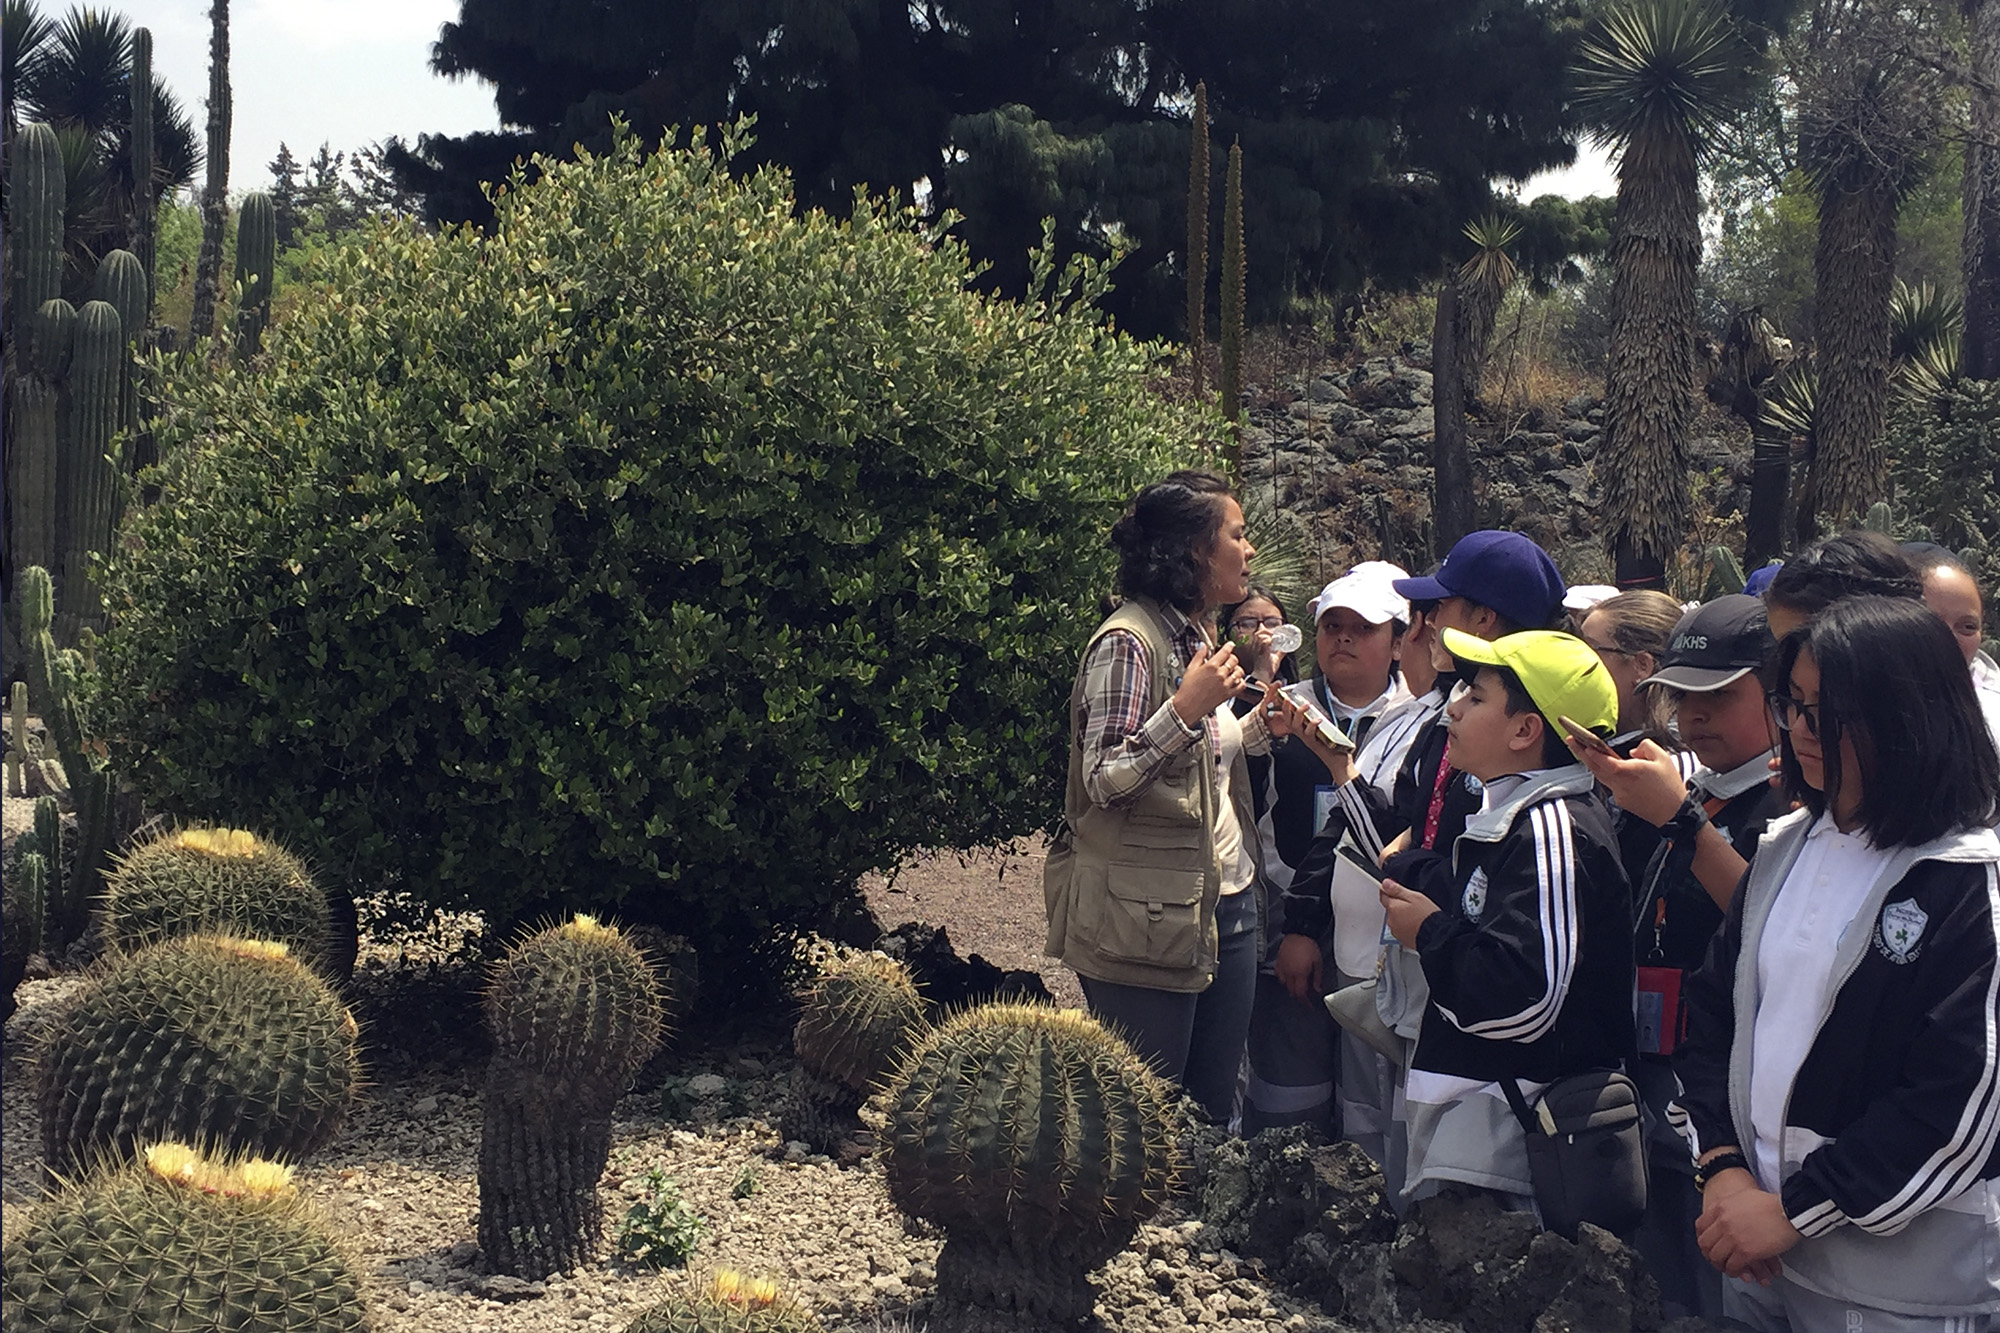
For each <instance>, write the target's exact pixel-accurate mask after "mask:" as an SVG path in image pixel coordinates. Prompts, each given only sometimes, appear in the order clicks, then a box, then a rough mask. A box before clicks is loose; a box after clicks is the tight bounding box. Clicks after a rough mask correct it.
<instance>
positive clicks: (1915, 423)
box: [1888, 380, 2000, 635]
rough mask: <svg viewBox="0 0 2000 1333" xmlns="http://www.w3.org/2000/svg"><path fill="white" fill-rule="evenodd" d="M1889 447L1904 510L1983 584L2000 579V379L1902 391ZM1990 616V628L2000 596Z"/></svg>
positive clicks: (1998, 618)
mask: <svg viewBox="0 0 2000 1333" xmlns="http://www.w3.org/2000/svg"><path fill="white" fill-rule="evenodd" d="M1888 449H1889V456H1890V458H1891V459H1892V460H1893V462H1892V464H1891V467H1892V473H1891V475H1892V478H1893V480H1894V482H1895V487H1896V505H1895V508H1896V511H1897V513H1898V514H1900V515H1907V516H1908V518H1909V519H1910V521H1911V522H1913V523H1921V524H1922V525H1923V526H1925V527H1926V528H1928V529H1930V537H1931V539H1932V540H1933V541H1936V542H1939V543H1941V544H1942V545H1944V546H1947V547H1949V548H1951V549H1952V550H1954V551H1957V552H1959V553H1960V554H1961V555H1962V556H1964V557H1965V558H1966V564H1967V566H1968V568H1970V569H1971V570H1972V573H1973V576H1974V577H1975V578H1977V579H1978V580H1979V582H1980V585H1981V586H1982V587H1986V588H1991V587H1993V586H1994V584H1995V583H1996V582H2000V471H1996V470H1995V468H1994V458H1995V456H1996V453H2000V380H1958V381H1955V382H1953V383H1950V384H1947V385H1942V386H1940V387H1936V388H1934V389H1932V390H1931V391H1928V392H1926V391H1914V392H1910V393H1905V394H1900V395H1898V396H1897V397H1896V398H1895V399H1894V400H1893V401H1892V403H1891V405H1890V411H1889V426H1888ZM1986 624H1987V633H1988V634H1989V635H1991V634H1993V633H1994V631H1995V627H1996V625H2000V599H1996V601H1995V602H1994V603H1989V605H1988V606H1987V619H1986Z"/></svg>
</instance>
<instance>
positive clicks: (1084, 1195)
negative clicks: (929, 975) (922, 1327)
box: [881, 1004, 1177, 1323]
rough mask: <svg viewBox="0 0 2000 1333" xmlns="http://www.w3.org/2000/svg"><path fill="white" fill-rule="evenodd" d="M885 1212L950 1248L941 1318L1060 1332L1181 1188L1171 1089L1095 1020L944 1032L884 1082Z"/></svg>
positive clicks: (1074, 1014) (954, 1022) (1008, 1020)
mask: <svg viewBox="0 0 2000 1333" xmlns="http://www.w3.org/2000/svg"><path fill="white" fill-rule="evenodd" d="M888 1099H889V1130H888V1140H889V1141H888V1142H887V1143H886V1144H885V1145H884V1146H883V1148H882V1153H881V1157H882V1164H883V1168H884V1172H885V1174H886V1176H887V1180H888V1186H889V1197H890V1199H892V1200H893V1201H894V1202H895V1204H896V1206H897V1207H898V1208H901V1209H902V1210H903V1211H904V1212H906V1213H909V1214H911V1215H912V1216H915V1217H918V1218H922V1219H924V1220H925V1221H928V1222H931V1223H934V1224H935V1225H937V1226H938V1227H940V1228H941V1229H942V1230H943V1231H944V1233H945V1244H944V1249H943V1251H942V1252H941V1253H940V1254H939V1255H938V1266H937V1281H938V1301H939V1304H940V1306H941V1307H944V1308H946V1309H950V1308H954V1307H956V1308H964V1307H980V1306H983V1307H990V1308H995V1309H1000V1310H1008V1311H1013V1312H1016V1313H1018V1314H1021V1315H1026V1316H1030V1317H1033V1318H1038V1319H1043V1320H1048V1321H1051V1322H1056V1323H1068V1322H1071V1321H1074V1320H1079V1319H1083V1318H1086V1317H1088V1316H1089V1314H1090V1312H1091V1309H1092V1307H1093V1305H1094V1304H1095V1300H1096V1298H1095V1294H1094V1293H1093V1292H1092V1290H1091V1286H1090V1281H1089V1276H1088V1275H1089V1273H1090V1270H1091V1269H1093V1268H1096V1267H1097V1266H1098V1265H1099V1264H1101V1263H1103V1262H1104V1261H1105V1260H1107V1259H1109V1258H1110V1257H1111V1256H1112V1255H1114V1254H1116V1253H1117V1252H1118V1251H1119V1250H1121V1249H1123V1248H1124V1247H1125V1245H1126V1243H1127V1242H1128V1241H1129V1240H1130V1239H1131V1238H1132V1235H1133V1233H1134V1231H1135V1230H1137V1228H1138V1225H1139V1223H1140V1222H1142V1221H1144V1220H1145V1219H1146V1218H1148V1217H1150V1216H1152V1214H1153V1213H1154V1212H1156V1211H1157V1210H1158V1209H1159V1208H1160V1206H1161V1205H1162V1204H1163V1203H1164V1202H1165V1201H1166V1199H1167V1196H1168V1194H1169V1193H1170V1192H1171V1190H1172V1188H1173V1185H1174V1180H1175V1176H1176V1174H1177V1149H1176V1146H1175V1139H1176V1122H1175V1112H1174V1110H1173V1105H1174V1099H1173V1093H1172V1090H1171V1089H1170V1088H1169V1087H1168V1085H1167V1083H1166V1082H1165V1080H1163V1079H1161V1078H1160V1077H1159V1075H1157V1074H1155V1073H1154V1072H1153V1071H1152V1070H1151V1069H1150V1068H1149V1067H1148V1066H1147V1065H1146V1064H1145V1063H1144V1062H1143V1061H1142V1060H1140V1059H1139V1057H1138V1056H1137V1055H1135V1054H1134V1053H1133V1052H1132V1050H1131V1048H1130V1047H1128V1046H1127V1045H1126V1044H1125V1043H1124V1042H1123V1041H1122V1040H1120V1039H1119V1038H1118V1037H1116V1036H1115V1035H1113V1034H1112V1033H1111V1032H1110V1031H1108V1030H1107V1029H1106V1028H1105V1027H1104V1026H1103V1025H1102V1024H1100V1023H1099V1022H1097V1020H1096V1019H1094V1018H1091V1017H1090V1016H1089V1015H1087V1014H1084V1013H1081V1012H1078V1011H1076V1010H1065V1009H1056V1008H1053V1007H1050V1006H1047V1005H1039V1004H990V1005H983V1006H981V1007H980V1008H977V1009H971V1010H968V1011H966V1012H965V1013H962V1014H959V1015H958V1016H956V1017H954V1018H952V1019H950V1020H948V1021H947V1022H945V1023H943V1024H941V1025H940V1026H939V1027H937V1028H936V1029H934V1030H933V1031H932V1032H931V1033H930V1034H928V1036H926V1037H925V1038H924V1039H923V1040H922V1041H921V1042H919V1043H918V1045H917V1046H916V1048H915V1049H914V1050H913V1051H912V1052H911V1053H910V1054H909V1056H908V1057H907V1058H905V1059H904V1061H903V1063H902V1066H901V1068H900V1069H898V1070H897V1072H896V1074H895V1075H894V1077H893V1078H892V1079H891V1080H890V1084H889V1090H888Z"/></svg>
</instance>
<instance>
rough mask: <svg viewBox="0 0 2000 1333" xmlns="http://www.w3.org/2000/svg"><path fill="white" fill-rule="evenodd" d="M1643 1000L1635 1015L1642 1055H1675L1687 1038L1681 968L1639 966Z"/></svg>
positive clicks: (1640, 990) (1640, 996)
mask: <svg viewBox="0 0 2000 1333" xmlns="http://www.w3.org/2000/svg"><path fill="white" fill-rule="evenodd" d="M1638 994H1639V1003H1638V1010H1637V1012H1636V1013H1635V1014H1634V1015H1633V1017H1634V1018H1635V1020H1636V1021H1637V1024H1638V1029H1639V1054H1641V1055H1672V1054H1673V1053H1674V1048H1675V1047H1676V1046H1678V1045H1680V1044H1681V1042H1683V1041H1685V1040H1686V1039H1687V1010H1686V1009H1685V1008H1683V1007H1682V1005H1681V969H1679V968H1678V967H1642V968H1640V969H1639V992H1638Z"/></svg>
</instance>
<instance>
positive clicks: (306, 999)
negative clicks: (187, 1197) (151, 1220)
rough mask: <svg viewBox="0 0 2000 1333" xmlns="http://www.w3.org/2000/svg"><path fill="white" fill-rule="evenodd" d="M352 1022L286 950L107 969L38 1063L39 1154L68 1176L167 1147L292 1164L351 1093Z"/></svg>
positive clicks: (140, 959)
mask: <svg viewBox="0 0 2000 1333" xmlns="http://www.w3.org/2000/svg"><path fill="white" fill-rule="evenodd" d="M357 1036H358V1033H357V1031H356V1028H355V1024H354V1019H353V1017H352V1016H351V1015H350V1014H349V1013H348V1012H347V1009H346V1008H345V1007H344V1006H343V1005H342V1004H341V1003H340V1000H339V998H338V997H337V996H336V995H335V994H334V993H333V991H332V989H331V988H330V987H329V986H328V985H327V984H326V982H324V981H322V980H321V979H320V978H319V977H317V976H315V975H314V974H313V973H312V972H311V971H310V970H308V969H307V968H305V967H304V966H302V965H301V964H300V963H299V961H298V960H297V959H296V958H293V957H292V956H291V953H290V951H289V950H288V949H287V948H286V946H285V945H283V944H279V943H275V942H272V941H266V940H245V939H238V938H231V937H228V936H208V935H204V936H195V937H192V938H188V939H179V940H169V941H167V942H166V943H163V944H156V945H154V946H153V947H152V948H150V949H146V950H144V951H142V952H140V953H137V954H133V955H131V956H130V957H127V958H121V959H118V960H116V961H114V962H113V963H112V964H111V965H110V967H109V968H108V969H107V970H106V971H105V972H104V973H102V974H101V975H100V976H99V977H98V978H97V979H96V980H95V982H94V983H93V984H92V985H91V986H90V987H89V988H88V989H86V990H85V991H84V992H82V993H81V994H80V995H79V996H78V997H77V998H76V1000H75V1002H74V1003H73V1004H72V1005H71V1006H70V1007H69V1008H68V1009H67V1010H66V1011H65V1012H64V1014H63V1016H62V1019H61V1021H59V1022H58V1023H56V1024H54V1025H53V1026H52V1027H51V1029H50V1031H49V1034H48V1038H47V1041H46V1044H45V1046H44V1048H43V1050H42V1053H41V1073H42V1079H43V1083H42V1151H43V1155H44V1156H45V1157H46V1158H47V1160H48V1163H49V1165H50V1166H51V1167H52V1168H54V1169H55V1170H58V1171H67V1170H71V1169H73V1168H74V1167H76V1166H77V1165H78V1164H79V1163H82V1162H85V1161H88V1160H90V1158H91V1157H92V1156H93V1155H96V1154H109V1155H112V1156H120V1157H123V1156H130V1155H131V1154H132V1153H133V1152H134V1151H135V1149H136V1148H137V1146H138V1145H139V1144H141V1143H143V1142H148V1141H153V1140H159V1139H167V1138H175V1139H185V1140H188V1141H190V1142H197V1143H205V1144H211V1145H215V1146H216V1147H218V1148H222V1149H230V1150H236V1151H242V1152H255V1153H259V1154H262V1155H264V1156H268V1157H278V1158H284V1159H288V1160H291V1159H297V1158H300V1157H303V1156H305V1155H306V1154H308V1153H311V1152H313V1151H314V1150H315V1149H317V1148H319V1147H320V1146H321V1145H323V1144H325V1143H326V1141H327V1140H328V1139H330V1138H332V1137H333V1134H334V1131H335V1130H336V1129H338V1128H339V1126H340V1122H341V1119H342V1117H343V1116H344V1115H345V1114H346V1111H347V1108H348V1105H349V1104H350V1103H351V1102H352V1101H353V1099H354V1094H355V1091H356V1088H357V1086H358V1084H359V1082H360V1076H361V1060H360V1052H359V1050H358V1044H357Z"/></svg>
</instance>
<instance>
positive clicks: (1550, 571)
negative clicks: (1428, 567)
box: [1392, 528, 1565, 629]
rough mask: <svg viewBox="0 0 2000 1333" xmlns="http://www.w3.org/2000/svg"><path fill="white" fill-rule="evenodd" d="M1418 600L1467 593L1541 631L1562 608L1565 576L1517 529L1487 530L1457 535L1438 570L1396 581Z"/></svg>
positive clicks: (1399, 589)
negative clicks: (1515, 530) (1506, 530)
mask: <svg viewBox="0 0 2000 1333" xmlns="http://www.w3.org/2000/svg"><path fill="white" fill-rule="evenodd" d="M1392 586H1393V587H1394V588H1395V589H1396V592H1397V593H1398V594H1399V595H1400V596H1403V597H1407V598H1409V599H1410V600H1411V601H1413V602H1439V601H1443V600H1444V599H1445V598H1447V597H1464V598H1468V599H1469V600H1471V601H1475V602H1478V603H1479V604H1480V605H1481V606H1490V607H1492V608H1493V609H1494V610H1495V611H1498V612H1499V613H1500V614H1501V615H1503V616H1505V617H1507V619H1509V620H1511V621H1513V622H1514V624H1515V625H1516V626H1517V627H1519V628H1521V629H1540V628H1542V627H1543V626H1545V625H1547V624H1548V623H1549V622H1550V621H1551V620H1553V619H1554V618H1555V614H1556V612H1557V611H1558V610H1560V609H1561V607H1562V599H1563V592H1564V591H1565V589H1564V587H1563V579H1562V575H1561V574H1560V573H1558V572H1557V570H1556V562H1555V561H1553V560H1551V559H1550V558H1549V553H1548V552H1547V551H1544V550H1543V549H1542V548H1541V547H1539V546H1537V545H1535V543H1534V542H1533V541H1531V540H1529V539H1528V538H1527V537H1524V536H1522V535H1521V534H1520V533H1518V532H1499V531H1495V530H1493V529H1490V528H1489V529H1485V530H1482V531H1479V532H1469V533H1467V534H1466V535H1465V536H1463V537H1460V538H1459V539H1458V544H1457V545H1456V546H1453V547H1452V548H1451V553H1450V554H1449V555H1447V556H1445V558H1444V563H1443V564H1442V565H1439V566H1438V570H1437V573H1435V574H1430V575H1427V576H1425V577H1423V578H1414V579H1397V580H1396V581H1395V583H1394V584H1393V585H1392Z"/></svg>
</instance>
